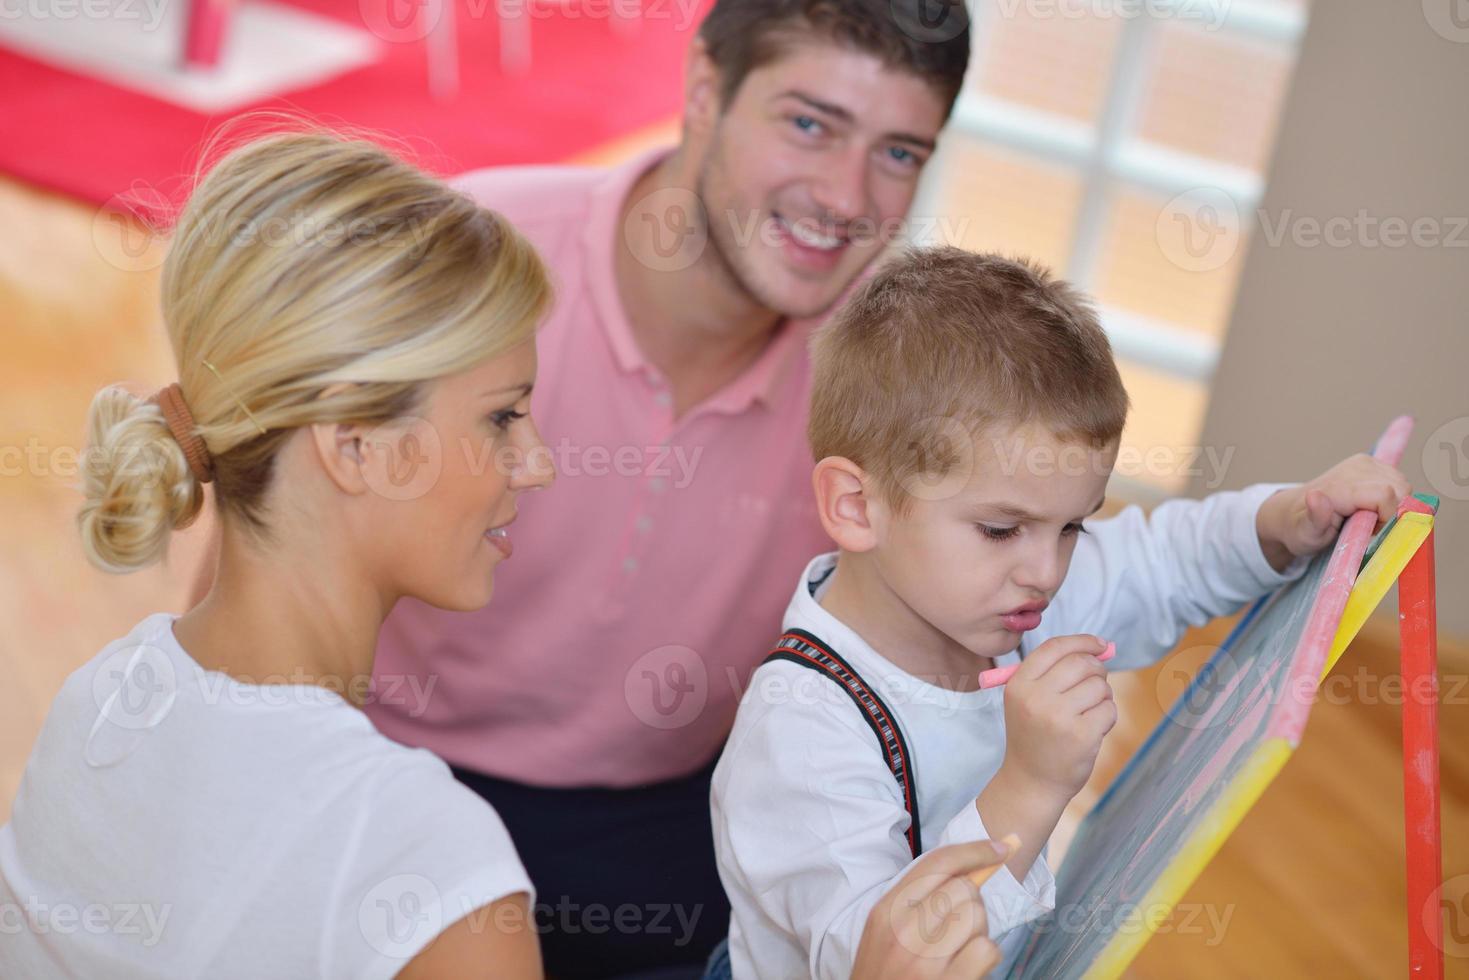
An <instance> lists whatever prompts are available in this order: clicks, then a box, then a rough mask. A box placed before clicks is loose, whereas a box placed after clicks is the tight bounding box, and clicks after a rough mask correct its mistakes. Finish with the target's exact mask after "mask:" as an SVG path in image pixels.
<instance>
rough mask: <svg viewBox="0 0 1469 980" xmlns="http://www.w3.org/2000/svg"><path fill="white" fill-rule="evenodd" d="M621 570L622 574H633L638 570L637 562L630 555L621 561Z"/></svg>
mask: <svg viewBox="0 0 1469 980" xmlns="http://www.w3.org/2000/svg"><path fill="white" fill-rule="evenodd" d="M622 570H623V571H624V572H635V571H637V570H638V560H637V559H636V558H634V557H633V556H632V555H628V556H627V557H626V558H624V559H622Z"/></svg>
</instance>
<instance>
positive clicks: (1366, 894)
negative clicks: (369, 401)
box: [0, 131, 1469, 980]
mask: <svg viewBox="0 0 1469 980" xmlns="http://www.w3.org/2000/svg"><path fill="white" fill-rule="evenodd" d="M663 133H666V131H663V132H661V133H660V134H658V135H662V134H663ZM636 142H637V141H634V143H624V144H622V145H620V146H619V147H616V148H613V149H611V150H609V151H608V153H607V154H604V155H615V154H617V153H620V152H624V151H626V150H627V149H629V148H631V147H632V146H633V145H634V144H635V143H636ZM0 229H3V232H0V318H3V325H4V326H3V338H4V346H3V350H0V453H3V454H4V455H0V473H3V474H4V477H5V478H4V479H0V556H3V557H0V676H3V677H4V678H5V683H4V684H0V820H3V819H5V817H6V816H7V815H8V813H9V811H10V804H11V800H12V799H13V797H14V794H15V790H16V787H17V785H18V784H19V781H20V775H21V771H22V768H23V766H24V762H25V758H26V756H27V755H28V753H29V751H30V747H31V744H32V743H33V741H34V739H35V736H36V733H37V731H38V730H39V729H40V726H41V723H42V720H43V718H44V716H45V712H46V707H47V705H48V704H49V702H50V700H51V698H52V697H53V696H54V694H55V692H56V690H57V689H58V688H59V687H60V685H61V683H62V681H63V679H64V678H65V677H66V675H67V674H68V673H70V672H71V671H72V670H74V669H75V668H76V667H77V666H79V665H80V664H81V663H83V662H84V661H86V660H87V659H89V658H90V657H91V656H92V655H93V654H94V653H95V652H96V651H97V650H98V649H100V647H101V646H102V645H103V644H104V643H106V642H107V641H108V640H110V639H113V638H115V637H117V636H119V635H121V634H123V633H124V632H126V630H127V629H129V628H130V627H131V626H133V625H134V624H135V623H136V622H137V621H138V620H139V619H141V618H142V617H143V616H144V615H146V614H148V613H150V612H154V611H157V610H160V609H172V610H177V609H180V607H181V605H182V602H183V597H184V594H185V590H186V587H187V581H188V578H189V576H190V574H191V572H192V569H193V568H194V566H195V564H196V562H197V560H198V555H199V551H200V544H201V538H202V533H203V531H204V528H203V527H198V528H194V529H191V530H190V531H189V532H187V533H184V534H182V535H180V536H178V538H177V539H176V541H175V544H174V547H173V552H172V555H171V557H170V561H169V563H168V564H167V565H166V566H164V567H159V568H154V569H150V570H149V571H146V572H143V573H139V574H136V575H132V576H127V577H122V578H118V577H112V576H106V575H103V574H101V573H99V572H96V571H94V570H92V569H91V568H90V567H89V566H88V565H87V564H86V562H85V561H84V560H83V558H82V556H81V550H80V546H79V545H78V542H77V537H76V533H75V529H74V524H73V520H74V519H73V514H74V512H75V509H76V505H77V502H78V496H77V494H76V493H75V492H74V491H73V490H72V489H70V488H69V485H70V484H73V483H75V482H76V475H75V467H76V454H77V453H78V452H79V450H80V448H81V447H80V441H81V434H82V425H83V420H84V418H85V415H86V409H87V404H88V401H89V399H90V398H91V396H92V394H93V392H94V391H95V390H96V389H97V388H98V387H99V386H101V385H103V384H106V383H109V382H113V381H124V382H127V383H129V384H130V385H134V386H136V390H138V391H139V392H141V393H149V392H151V391H153V390H154V389H156V388H157V387H158V386H159V385H161V384H164V383H167V382H168V381H170V380H172V379H173V370H172V367H171V357H170V355H169V352H168V348H167V342H166V339H165V337H164V334H163V332H162V328H161V325H160V323H159V320H158V315H157V308H156V307H157V268H156V266H157V263H158V261H159V260H160V259H161V255H162V252H161V247H162V246H161V245H160V244H157V243H155V244H153V245H151V246H149V247H145V248H136V247H128V248H122V247H120V244H119V243H120V237H119V236H121V235H122V234H124V233H125V231H126V230H125V229H123V228H121V227H120V226H119V225H117V224H116V223H114V222H113V221H111V220H110V219H107V218H105V217H97V216H95V215H94V211H93V209H92V208H91V207H88V206H83V205H79V204H76V203H74V202H71V201H67V200H63V199H60V198H57V197H54V196H51V195H48V194H44V193H40V192H37V191H34V190H32V189H30V188H27V187H22V186H20V185H17V184H15V183H12V182H8V181H5V180H3V179H0ZM132 231H133V233H134V234H136V229H133V230H132ZM134 244H136V242H134ZM17 451H18V452H17ZM1394 601H1395V600H1394V599H1393V598H1392V597H1390V598H1389V600H1388V602H1389V603H1392V602H1394ZM1223 629H1224V627H1223V625H1222V624H1217V625H1216V626H1215V627H1213V628H1211V629H1209V630H1206V631H1201V632H1199V633H1197V634H1195V635H1191V636H1190V637H1189V638H1188V639H1187V640H1186V641H1185V643H1184V644H1183V649H1184V650H1185V651H1186V652H1185V653H1183V654H1182V655H1180V656H1179V657H1178V658H1176V659H1174V660H1171V661H1168V662H1165V664H1163V665H1161V666H1159V667H1157V668H1155V669H1153V670H1151V671H1147V672H1142V673H1137V674H1131V675H1118V676H1117V678H1116V685H1115V686H1116V688H1117V691H1118V696H1119V699H1120V701H1121V703H1122V706H1123V712H1122V714H1123V719H1124V720H1123V722H1122V723H1120V724H1119V726H1118V728H1117V729H1116V730H1114V732H1113V734H1112V735H1111V736H1110V737H1109V739H1108V743H1107V746H1106V747H1105V749H1104V757H1103V760H1102V763H1101V765H1100V766H1099V770H1098V773H1097V777H1096V778H1095V779H1094V780H1093V785H1092V786H1090V787H1088V790H1087V792H1086V793H1085V794H1083V797H1081V798H1080V799H1079V800H1078V805H1077V806H1076V807H1074V808H1073V811H1072V812H1071V814H1070V815H1069V816H1070V817H1072V818H1074V816H1075V813H1076V812H1078V811H1079V810H1080V809H1082V808H1083V807H1084V806H1085V805H1087V804H1088V803H1089V802H1090V801H1091V800H1093V799H1095V797H1096V795H1097V793H1098V792H1099V790H1100V787H1101V786H1103V785H1105V781H1106V780H1107V779H1108V778H1110V776H1111V775H1112V774H1114V773H1115V772H1116V770H1117V769H1118V768H1120V766H1121V764H1122V762H1123V761H1125V759H1126V758H1127V757H1128V756H1129V755H1130V754H1131V752H1132V751H1133V749H1134V748H1135V747H1136V746H1137V744H1138V743H1139V742H1140V741H1141V739H1142V738H1143V736H1144V735H1146V733H1147V732H1148V731H1149V729H1150V728H1151V727H1152V725H1153V724H1154V723H1155V722H1156V721H1157V720H1158V718H1159V717H1160V716H1161V714H1162V711H1163V710H1164V708H1165V707H1166V705H1167V704H1168V703H1169V701H1170V700H1171V698H1172V697H1173V696H1174V695H1176V694H1177V692H1178V691H1179V690H1181V688H1182V685H1183V683H1184V680H1185V678H1186V677H1187V676H1188V673H1189V672H1190V671H1191V670H1193V669H1195V668H1196V667H1197V664H1198V663H1199V662H1201V661H1202V659H1203V655H1204V652H1205V651H1206V649H1207V646H1208V644H1209V643H1211V642H1217V641H1218V639H1220V638H1222V636H1223ZM1443 659H1444V670H1443V674H1444V678H1443V685H1444V694H1445V696H1446V699H1449V700H1450V701H1451V703H1446V705H1445V707H1444V709H1443V711H1442V728H1443V746H1444V749H1443V769H1442V771H1443V787H1444V845H1445V846H1444V868H1445V877H1446V879H1447V880H1448V881H1449V883H1450V887H1449V888H1448V889H1447V890H1446V902H1447V903H1448V904H1451V905H1452V906H1453V909H1452V910H1451V914H1450V927H1451V928H1450V935H1449V954H1450V955H1449V956H1448V958H1447V971H1448V975H1449V976H1457V977H1469V835H1466V834H1465V829H1466V827H1469V712H1466V710H1465V708H1464V704H1465V702H1466V700H1469V689H1465V688H1464V687H1463V685H1464V680H1465V677H1466V675H1469V651H1466V649H1465V648H1464V647H1462V646H1446V648H1445V649H1444V651H1443ZM1395 664H1396V633H1395V629H1394V626H1393V622H1392V619H1391V618H1390V617H1389V618H1387V619H1386V620H1385V621H1374V622H1373V623H1371V624H1369V627H1368V629H1367V631H1366V632H1365V633H1364V636H1363V638H1362V639H1360V640H1359V641H1358V642H1357V644H1356V645H1355V646H1354V647H1353V648H1352V649H1351V650H1349V651H1348V652H1347V654H1346V656H1345V657H1343V659H1342V661H1341V663H1340V664H1339V665H1338V667H1337V670H1336V672H1335V675H1334V676H1341V675H1347V676H1350V675H1354V674H1355V673H1356V672H1360V671H1366V672H1367V674H1368V675H1370V676H1372V677H1375V678H1383V677H1389V676H1391V675H1392V674H1393V672H1394V670H1395ZM1350 690H1351V691H1352V692H1353V693H1352V694H1351V696H1349V697H1346V698H1344V699H1342V703H1331V702H1328V703H1320V704H1318V705H1317V707H1316V709H1315V711H1314V713H1313V714H1312V717H1311V722H1310V726H1309V728H1308V730H1307V737H1306V740H1305V743H1304V745H1303V746H1302V747H1301V749H1300V750H1299V752H1297V754H1296V755H1295V757H1294V758H1293V759H1292V760H1291V762H1290V763H1289V764H1288V765H1287V766H1286V768H1285V771H1284V772H1283V773H1282V775H1281V776H1280V777H1279V779H1278V780H1277V781H1276V783H1275V784H1274V785H1273V786H1272V787H1271V788H1270V790H1269V791H1268V792H1267V793H1266V794H1265V796H1264V798H1263V800H1262V801H1261V802H1260V803H1259V805H1258V806H1256V808H1255V809H1254V810H1253V811H1252V812H1251V813H1250V814H1249V816H1248V817H1246V819H1245V821H1244V823H1243V825H1242V826H1241V827H1240V828H1239V830H1238V832H1237V833H1236V834H1235V835H1234V836H1233V838H1232V839H1231V840H1230V841H1229V843H1228V844H1226V845H1225V847H1224V849H1223V850H1222V851H1221V852H1220V853H1219V855H1218V856H1217V857H1216V858H1215V860H1214V862H1213V863H1212V864H1211V865H1210V866H1209V868H1208V869H1207V870H1206V871H1205V872H1204V874H1203V876H1202V877H1201V878H1200V879H1199V881H1198V882H1197V883H1196V884H1195V885H1194V887H1193V888H1192V889H1191V890H1190V892H1189V894H1188V896H1187V898H1186V899H1185V902H1186V903H1187V904H1188V905H1190V906H1193V907H1194V908H1195V909H1196V911H1193V912H1190V913H1189V915H1188V916H1186V917H1185V916H1176V917H1175V919H1174V920H1173V921H1171V922H1170V923H1168V924H1166V925H1165V926H1164V930H1163V934H1160V935H1158V936H1157V937H1156V938H1154V939H1153V941H1152V942H1151V943H1150V944H1149V945H1148V946H1147V948H1146V949H1145V950H1144V952H1143V954H1142V955H1141V956H1140V957H1139V959H1138V960H1137V961H1136V963H1135V964H1134V966H1133V968H1132V970H1131V975H1133V976H1136V977H1146V978H1158V980H1164V978H1168V980H1172V978H1178V977H1221V978H1223V977H1231V978H1232V977H1268V978H1274V977H1305V976H1309V977H1333V978H1334V977H1356V976H1361V977H1388V976H1397V975H1401V974H1402V973H1403V970H1404V964H1405V962H1406V938H1405V937H1406V932H1405V921H1406V910H1405V908H1404V904H1405V898H1404V886H1403V878H1402V859H1403V842H1402V827H1401V808H1402V802H1401V801H1402V780H1401V775H1400V772H1401V768H1400V759H1399V749H1398V746H1399V733H1398V724H1399V712H1398V708H1397V707H1396V705H1395V704H1393V703H1391V702H1392V698H1391V694H1392V692H1391V690H1390V689H1389V690H1387V691H1383V690H1382V689H1381V688H1380V687H1379V685H1378V684H1376V683H1367V684H1365V685H1362V686H1353V687H1350ZM1065 835H1066V828H1063V832H1062V835H1061V837H1062V839H1064V837H1065ZM1197 910H1202V912H1203V913H1206V914H1200V912H1199V911H1197ZM1208 913H1211V914H1212V916H1213V918H1212V920H1211V919H1210V917H1209V914H1208ZM1455 915H1456V916H1457V918H1454V916H1455ZM1211 922H1212V923H1213V924H1211ZM1219 923H1222V924H1223V925H1222V928H1221V927H1219V925H1218V924H1219ZM1455 926H1457V929H1454V928H1453V927H1455Z"/></svg>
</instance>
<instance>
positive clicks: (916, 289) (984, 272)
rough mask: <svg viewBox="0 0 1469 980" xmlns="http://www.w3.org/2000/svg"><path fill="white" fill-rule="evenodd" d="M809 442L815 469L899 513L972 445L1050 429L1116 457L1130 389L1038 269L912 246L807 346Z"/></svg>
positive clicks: (1070, 299)
mask: <svg viewBox="0 0 1469 980" xmlns="http://www.w3.org/2000/svg"><path fill="white" fill-rule="evenodd" d="M811 358H812V365H813V378H812V397H811V415H810V421H809V424H808V428H807V436H808V437H809V439H810V442H811V449H812V452H813V454H814V455H815V458H816V459H817V460H821V459H824V458H826V457H828V456H842V457H846V458H847V459H850V460H852V461H853V462H854V463H856V464H857V465H859V466H861V467H862V468H863V469H864V470H866V471H867V472H868V474H869V475H870V476H872V478H873V479H874V481H875V482H876V484H877V487H878V489H879V492H880V493H881V494H882V496H883V497H884V498H885V500H886V501H887V502H888V503H889V504H891V505H892V506H893V507H894V509H895V510H897V511H898V512H899V513H902V512H903V511H904V510H905V509H906V507H907V504H908V497H909V495H908V494H906V493H903V492H902V488H903V487H904V486H906V485H907V482H908V481H909V480H910V479H912V478H913V477H915V476H919V475H924V476H929V475H936V476H940V477H942V476H944V475H946V474H947V473H948V472H949V471H950V469H951V468H953V467H954V465H955V464H956V463H957V462H958V460H959V458H960V456H961V455H962V454H963V453H964V452H967V451H968V449H969V447H968V446H959V445H956V444H955V442H956V438H959V439H968V438H972V437H974V436H976V435H977V434H979V433H980V432H982V431H985V430H986V429H990V428H991V427H993V426H997V425H1009V426H1020V425H1024V424H1027V423H1032V422H1035V423H1040V424H1043V425H1045V426H1046V427H1047V428H1048V429H1049V430H1050V431H1051V433H1052V434H1053V435H1055V436H1056V437H1057V438H1058V439H1065V440H1077V441H1085V442H1088V443H1090V444H1092V445H1093V446H1097V447H1101V446H1106V445H1108V444H1110V443H1111V442H1113V441H1114V440H1116V439H1118V438H1119V437H1120V436H1121V434H1122V427H1123V425H1124V423H1125V422H1126V421H1127V407H1128V400H1127V391H1126V390H1125V389H1124V388H1123V386H1122V378H1121V376H1120V375H1119V374H1118V372H1117V365H1116V363H1115V362H1114V361H1113V360H1112V348H1111V345H1110V344H1109V343H1108V342H1107V335H1106V333H1105V332H1104V331H1103V330H1102V327H1101V325H1100V324H1099V323H1098V322H1097V317H1096V313H1095V312H1094V311H1093V309H1092V307H1091V304H1090V303H1089V302H1088V301H1087V299H1086V298H1085V297H1084V296H1083V295H1082V294H1081V293H1080V292H1079V291H1077V290H1076V289H1074V288H1072V287H1071V286H1070V285H1068V284H1067V283H1065V282H1063V281H1062V280H1059V279H1055V278H1053V277H1052V276H1051V275H1050V273H1049V272H1048V271H1047V270H1046V269H1044V268H1042V267H1041V266H1039V265H1035V264H1031V263H1028V262H1025V261H1023V260H1020V261H1017V260H1011V259H1006V258H1002V257H1000V256H998V255H981V254H976V253H973V252H966V251H964V250H962V249H958V248H953V247H951V246H939V247H932V248H910V249H908V250H907V251H905V252H903V253H901V254H899V255H897V256H896V257H895V258H894V259H893V260H892V261H891V262H890V263H889V264H888V265H886V266H885V267H884V268H883V269H882V270H881V271H879V272H878V273H877V274H876V275H874V276H873V277H872V279H871V280H869V281H868V282H867V283H866V284H865V285H864V286H863V287H862V288H861V289H860V290H859V291H858V292H857V293H856V294H855V295H854V296H853V297H852V298H851V299H850V300H849V301H848V302H847V303H846V304H845V305H843V307H842V308H841V309H840V310H839V311H838V312H837V313H836V315H834V316H833V317H832V319H831V320H830V321H829V322H828V323H827V324H826V325H824V326H823V327H821V328H820V329H819V330H817V331H816V333H815V335H814V336H813V337H812V341H811Z"/></svg>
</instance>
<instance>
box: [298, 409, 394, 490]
mask: <svg viewBox="0 0 1469 980" xmlns="http://www.w3.org/2000/svg"><path fill="white" fill-rule="evenodd" d="M307 432H308V434H309V437H310V439H311V447H312V451H313V454H314V455H315V456H316V459H317V462H319V463H320V464H321V468H322V470H323V471H325V473H326V476H327V479H329V480H331V481H332V483H333V484H335V485H336V487H337V489H338V490H340V491H342V492H343V493H346V494H351V495H353V496H357V495H359V494H362V493H366V492H367V491H368V490H369V489H371V487H372V482H373V480H372V477H371V476H369V474H368V469H369V468H370V467H372V466H373V465H374V462H375V461H374V460H373V459H372V457H373V456H374V455H379V454H380V452H381V449H382V448H384V447H381V446H378V447H374V446H373V442H374V441H376V442H378V443H381V442H382V440H381V438H378V439H376V440H374V439H372V438H371V433H370V432H369V431H368V429H367V428H366V427H365V426H361V425H348V424H345V423H341V422H318V423H316V424H314V425H312V426H310V427H309V428H308V430H307ZM375 448H376V449H377V450H378V452H376V453H375V452H374V449H375ZM378 465H379V466H380V465H381V464H380V463H378Z"/></svg>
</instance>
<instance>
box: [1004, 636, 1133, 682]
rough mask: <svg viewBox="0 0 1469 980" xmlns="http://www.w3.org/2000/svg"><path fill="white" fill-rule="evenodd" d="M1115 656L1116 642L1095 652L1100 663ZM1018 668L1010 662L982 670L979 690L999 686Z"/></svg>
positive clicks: (1017, 665)
mask: <svg viewBox="0 0 1469 980" xmlns="http://www.w3.org/2000/svg"><path fill="white" fill-rule="evenodd" d="M1115 656H1117V644H1115V643H1108V644H1107V649H1105V650H1103V651H1102V652H1101V653H1099V654H1097V659H1098V660H1100V661H1102V663H1106V662H1107V661H1108V660H1111V659H1112V658H1113V657H1115ZM1019 669H1020V665H1019V664H1011V665H1010V666H1008V667H995V668H994V669H993V670H986V671H982V672H981V673H980V675H979V687H980V689H981V690H986V689H988V688H991V687H999V686H1000V685H1001V684H1003V683H1005V682H1006V681H1008V680H1009V679H1010V678H1012V677H1014V676H1015V672H1016V671H1017V670H1019Z"/></svg>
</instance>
